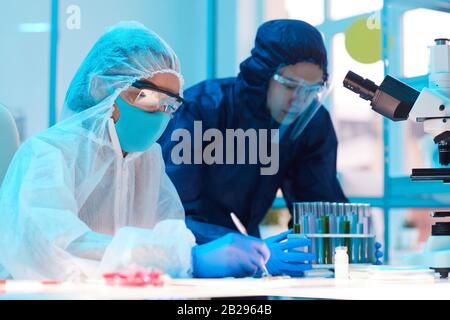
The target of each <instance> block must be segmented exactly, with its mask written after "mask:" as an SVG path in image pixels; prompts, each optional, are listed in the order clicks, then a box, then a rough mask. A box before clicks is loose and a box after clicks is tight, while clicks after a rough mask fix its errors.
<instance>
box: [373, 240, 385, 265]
mask: <svg viewBox="0 0 450 320" xmlns="http://www.w3.org/2000/svg"><path fill="white" fill-rule="evenodd" d="M381 247H382V245H381V243H379V242H377V243H375V258H376V259H377V260H376V261H375V263H374V264H375V265H382V264H383V261H381V260H380V259H381V258H382V257H383V251H381Z"/></svg>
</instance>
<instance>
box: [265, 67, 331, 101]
mask: <svg viewBox="0 0 450 320" xmlns="http://www.w3.org/2000/svg"><path fill="white" fill-rule="evenodd" d="M273 79H274V80H275V81H277V82H278V83H279V84H281V85H282V86H284V87H285V88H286V89H289V90H295V91H297V92H302V93H303V94H306V95H308V96H317V95H319V94H320V93H321V92H322V91H324V90H325V89H326V88H327V87H328V84H327V83H326V82H320V83H314V84H311V83H309V82H307V81H305V80H294V79H291V78H288V77H283V76H282V75H280V74H279V73H278V72H277V73H275V75H274V76H273Z"/></svg>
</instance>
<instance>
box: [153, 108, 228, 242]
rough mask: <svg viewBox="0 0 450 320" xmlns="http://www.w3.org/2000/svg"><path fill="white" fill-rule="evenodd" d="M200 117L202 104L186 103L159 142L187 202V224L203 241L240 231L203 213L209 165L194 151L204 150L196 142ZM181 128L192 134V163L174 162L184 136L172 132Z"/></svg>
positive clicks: (168, 170) (182, 196)
mask: <svg viewBox="0 0 450 320" xmlns="http://www.w3.org/2000/svg"><path fill="white" fill-rule="evenodd" d="M200 120H202V117H201V115H200V111H199V107H198V105H197V104H196V103H194V102H188V103H185V104H184V105H183V106H182V107H181V108H180V110H178V111H177V112H176V113H175V115H174V117H173V119H172V120H171V121H170V123H169V125H168V127H167V129H166V130H165V132H164V134H163V136H162V137H161V138H160V139H159V143H160V144H161V147H162V152H163V157H164V161H165V164H166V172H167V174H168V176H169V177H170V179H171V180H172V182H173V184H174V185H175V187H176V189H177V192H178V194H179V196H180V199H181V202H182V203H183V207H184V210H185V213H186V225H187V227H188V228H189V229H190V230H191V231H192V233H193V234H194V235H195V238H196V242H197V243H198V244H203V243H206V242H210V241H212V240H215V239H217V238H220V237H222V236H224V235H226V234H227V233H230V232H236V231H235V230H231V229H228V228H224V227H221V226H219V225H215V224H211V223H208V222H207V221H206V220H205V219H204V218H202V217H201V212H200V211H201V208H200V203H201V201H200V198H201V193H202V187H203V176H204V170H205V168H204V164H195V163H194V153H195V152H202V150H203V146H202V145H197V146H195V143H194V128H195V127H194V121H200ZM178 130H182V131H184V134H189V135H190V137H191V138H192V139H190V141H191V145H190V157H188V158H190V160H191V161H190V163H181V164H179V163H174V158H173V157H172V150H173V148H174V147H175V146H176V145H178V144H179V143H180V142H181V140H179V139H175V141H172V136H173V135H174V134H175V135H176V133H177V132H180V131H178ZM201 134H202V133H201ZM200 139H201V138H200ZM200 148H201V149H200ZM186 149H187V148H186Z"/></svg>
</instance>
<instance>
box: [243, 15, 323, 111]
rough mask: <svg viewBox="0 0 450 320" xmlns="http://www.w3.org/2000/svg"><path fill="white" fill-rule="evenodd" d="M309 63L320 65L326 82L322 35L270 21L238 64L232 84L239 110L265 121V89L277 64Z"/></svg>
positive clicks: (300, 26)
mask: <svg viewBox="0 0 450 320" xmlns="http://www.w3.org/2000/svg"><path fill="white" fill-rule="evenodd" d="M299 62H311V63H314V64H317V65H318V66H320V67H321V68H322V70H323V72H324V80H327V79H328V72H327V52H326V49H325V45H324V43H323V39H322V35H321V34H320V32H319V31H318V30H317V29H316V28H315V27H313V26H312V25H310V24H308V23H306V22H304V21H300V20H272V21H268V22H266V23H264V24H263V25H261V26H260V27H259V29H258V32H257V34H256V40H255V46H254V48H253V49H252V51H251V56H250V57H249V58H247V59H246V60H244V61H243V62H242V63H241V65H240V73H239V75H238V78H237V81H236V97H238V99H236V100H237V101H239V105H240V107H241V108H250V109H251V111H252V113H253V116H257V117H262V118H267V117H270V114H269V112H268V110H267V108H266V101H267V90H268V87H269V83H270V79H271V78H272V77H273V75H274V74H275V72H276V71H277V69H278V67H279V66H280V65H291V64H296V63H299Z"/></svg>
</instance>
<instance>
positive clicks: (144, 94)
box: [124, 81, 185, 114]
mask: <svg viewBox="0 0 450 320" xmlns="http://www.w3.org/2000/svg"><path fill="white" fill-rule="evenodd" d="M131 86H132V87H133V88H135V89H139V90H127V91H126V92H124V96H125V97H126V99H127V100H128V101H129V102H130V103H132V104H133V105H135V106H137V107H140V108H142V109H144V110H146V111H148V112H157V111H161V112H166V113H168V114H173V113H174V112H176V111H177V110H178V108H179V107H180V106H181V105H182V104H183V103H184V102H185V100H184V99H183V98H182V97H181V96H179V95H178V94H175V93H173V92H170V91H167V90H165V89H162V88H160V87H158V86H156V85H154V84H152V83H150V82H143V81H136V82H134V83H133V84H132V85H131Z"/></svg>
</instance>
